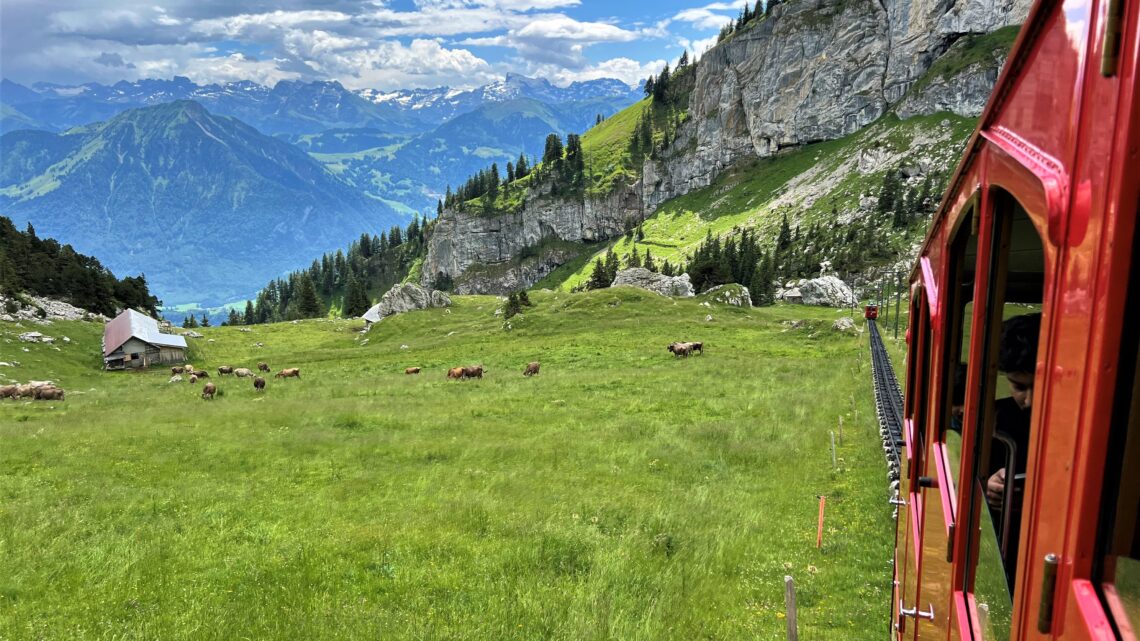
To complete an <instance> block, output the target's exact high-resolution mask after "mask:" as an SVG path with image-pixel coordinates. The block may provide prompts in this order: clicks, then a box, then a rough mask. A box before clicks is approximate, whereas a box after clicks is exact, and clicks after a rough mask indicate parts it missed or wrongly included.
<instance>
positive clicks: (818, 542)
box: [815, 496, 827, 550]
mask: <svg viewBox="0 0 1140 641" xmlns="http://www.w3.org/2000/svg"><path fill="white" fill-rule="evenodd" d="M826 502H827V497H826V496H821V497H819V526H818V527H817V528H816V530H815V548H816V549H817V550H818V549H819V548H820V547H822V546H823V505H824V504H825V503H826Z"/></svg>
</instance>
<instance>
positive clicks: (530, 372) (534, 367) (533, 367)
mask: <svg viewBox="0 0 1140 641" xmlns="http://www.w3.org/2000/svg"><path fill="white" fill-rule="evenodd" d="M537 373H538V361H535V362H533V363H527V364H526V370H524V371H523V376H534V375H535V374H537Z"/></svg>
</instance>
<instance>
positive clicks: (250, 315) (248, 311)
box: [242, 300, 257, 325]
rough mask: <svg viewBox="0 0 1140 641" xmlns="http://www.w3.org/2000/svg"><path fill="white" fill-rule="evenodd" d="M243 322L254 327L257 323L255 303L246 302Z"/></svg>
mask: <svg viewBox="0 0 1140 641" xmlns="http://www.w3.org/2000/svg"><path fill="white" fill-rule="evenodd" d="M242 322H243V323H244V324H246V325H253V324H254V323H256V322H257V314H256V313H255V312H254V310H253V301H248V300H247V301H245V315H244V316H243V317H242Z"/></svg>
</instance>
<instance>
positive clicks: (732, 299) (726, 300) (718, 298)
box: [701, 283, 752, 307]
mask: <svg viewBox="0 0 1140 641" xmlns="http://www.w3.org/2000/svg"><path fill="white" fill-rule="evenodd" d="M701 296H702V297H707V298H708V299H709V300H710V301H712V302H714V303H720V304H721V305H733V306H735V307H752V295H751V294H750V293H749V292H748V288H747V287H745V286H744V285H739V284H737V283H729V284H728V285H717V286H716V287H713V288H712V289H710V290H708V291H706V292H704V293H703V294H701Z"/></svg>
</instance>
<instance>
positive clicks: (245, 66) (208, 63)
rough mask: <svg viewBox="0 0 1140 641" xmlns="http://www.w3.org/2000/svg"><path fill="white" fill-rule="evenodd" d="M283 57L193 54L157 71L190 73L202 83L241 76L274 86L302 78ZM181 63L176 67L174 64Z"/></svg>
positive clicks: (184, 74) (160, 74) (197, 81)
mask: <svg viewBox="0 0 1140 641" xmlns="http://www.w3.org/2000/svg"><path fill="white" fill-rule="evenodd" d="M280 62H281V61H279V60H253V59H251V58H247V57H246V56H243V55H242V54H240V53H234V54H230V55H228V56H214V57H209V58H193V59H191V60H188V61H186V62H184V63H182V64H178V65H171V67H172V68H171V69H167V70H166V71H167V73H165V74H163V73H156V74H154V75H157V76H165V77H169V76H172V75H175V74H177V75H180V76H186V77H187V78H189V79H190V80H192V81H194V82H196V83H198V84H210V83H213V82H216V83H219V84H222V83H226V82H236V81H239V80H252V81H254V82H256V83H258V84H261V85H266V86H269V87H272V86H273V85H275V84H277V83H278V82H280V81H282V80H298V79H300V78H301V74H299V73H296V72H291V71H285V70H283V69H281V66H280V64H279V63H280ZM175 66H176V67H177V69H176V70H175V69H174V68H173V67H175Z"/></svg>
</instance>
